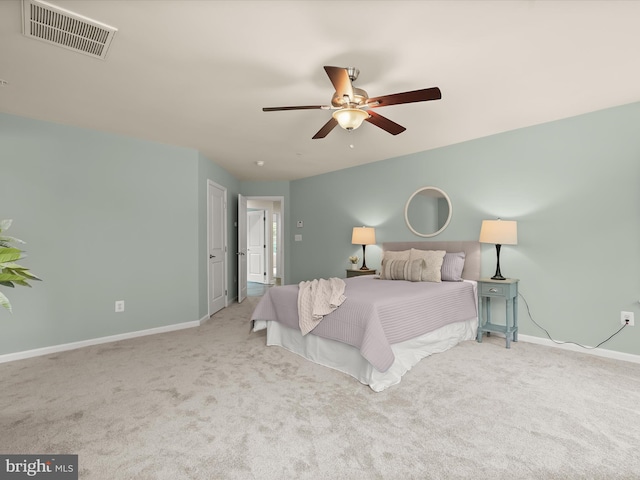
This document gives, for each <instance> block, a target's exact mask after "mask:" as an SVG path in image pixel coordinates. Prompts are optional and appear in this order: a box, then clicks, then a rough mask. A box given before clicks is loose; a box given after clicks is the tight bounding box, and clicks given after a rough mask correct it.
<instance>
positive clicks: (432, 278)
mask: <svg viewBox="0 0 640 480" xmlns="http://www.w3.org/2000/svg"><path fill="white" fill-rule="evenodd" d="M446 253H447V252H445V251H444V250H417V249H415V248H412V249H411V251H410V253H409V261H410V262H411V261H413V260H418V259H421V260H424V262H425V268H423V269H422V281H423V282H436V283H439V282H440V281H441V278H442V277H441V274H440V268H441V267H442V262H443V260H444V256H445V254H446Z"/></svg>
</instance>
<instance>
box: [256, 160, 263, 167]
mask: <svg viewBox="0 0 640 480" xmlns="http://www.w3.org/2000/svg"><path fill="white" fill-rule="evenodd" d="M256 165H258V166H259V167H264V161H262V160H258V161H257V162H256Z"/></svg>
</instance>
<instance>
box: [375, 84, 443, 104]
mask: <svg viewBox="0 0 640 480" xmlns="http://www.w3.org/2000/svg"><path fill="white" fill-rule="evenodd" d="M441 98H442V93H441V92H440V89H439V88H438V87H431V88H423V89H422V90H413V91H411V92H403V93H392V94H391V95H382V96H381V97H375V98H370V99H369V100H367V104H369V105H371V107H370V108H379V107H386V106H388V105H398V104H400V103H413V102H426V101H428V100H440V99H441Z"/></svg>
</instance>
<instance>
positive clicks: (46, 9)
mask: <svg viewBox="0 0 640 480" xmlns="http://www.w3.org/2000/svg"><path fill="white" fill-rule="evenodd" d="M22 5H23V15H22V16H23V22H22V32H23V33H24V34H25V35H26V36H27V37H31V38H35V39H38V40H42V41H44V42H47V43H52V44H54V45H58V46H61V47H64V48H67V49H69V50H74V51H76V52H80V53H84V54H86V55H90V56H92V57H95V58H101V59H103V60H104V59H105V57H106V55H107V50H108V49H109V46H110V45H111V41H112V40H113V36H114V35H115V33H116V32H117V31H118V29H117V28H114V27H110V26H109V25H105V24H103V23H100V22H97V21H95V20H91V19H90V18H86V17H83V16H82V15H78V14H77V13H73V12H70V11H68V10H65V9H63V8H60V7H57V6H55V5H51V4H50V3H46V2H43V1H41V0H22Z"/></svg>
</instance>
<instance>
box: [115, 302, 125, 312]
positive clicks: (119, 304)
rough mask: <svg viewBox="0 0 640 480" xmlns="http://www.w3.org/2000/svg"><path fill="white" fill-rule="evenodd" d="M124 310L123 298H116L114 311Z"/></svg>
mask: <svg viewBox="0 0 640 480" xmlns="http://www.w3.org/2000/svg"><path fill="white" fill-rule="evenodd" d="M121 312H124V300H116V313H121Z"/></svg>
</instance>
